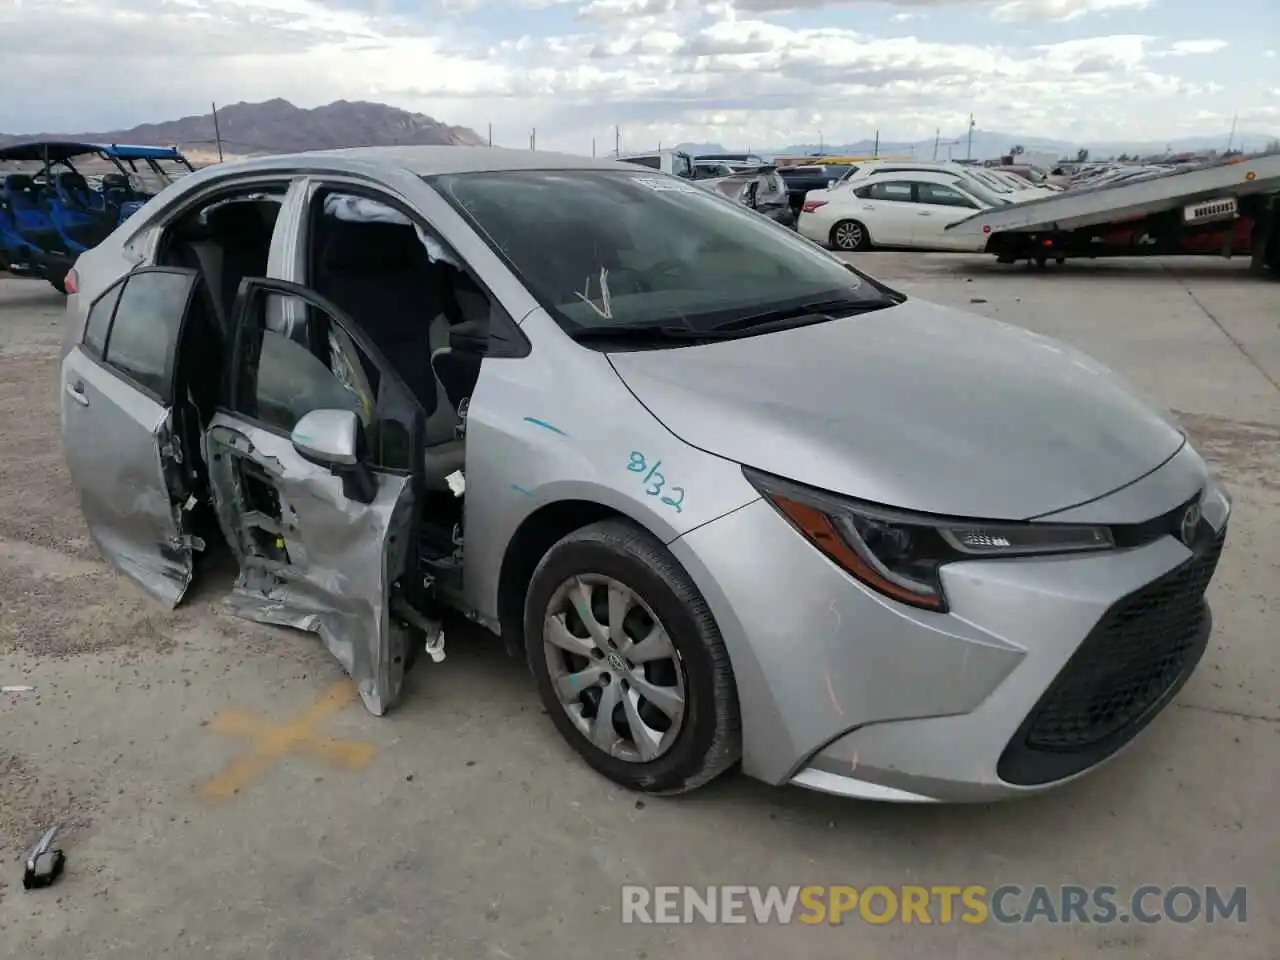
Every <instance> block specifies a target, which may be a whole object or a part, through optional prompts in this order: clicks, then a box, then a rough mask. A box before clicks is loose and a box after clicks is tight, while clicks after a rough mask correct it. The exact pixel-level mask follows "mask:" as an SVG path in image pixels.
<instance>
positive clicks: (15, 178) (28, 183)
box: [4, 173, 36, 193]
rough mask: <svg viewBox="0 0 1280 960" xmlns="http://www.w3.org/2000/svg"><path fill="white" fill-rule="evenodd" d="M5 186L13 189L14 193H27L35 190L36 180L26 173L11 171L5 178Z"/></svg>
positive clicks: (7, 188)
mask: <svg viewBox="0 0 1280 960" xmlns="http://www.w3.org/2000/svg"><path fill="white" fill-rule="evenodd" d="M4 186H5V189H6V190H12V191H13V192H14V193H25V192H27V191H34V190H35V188H36V182H35V181H34V180H32V179H31V177H29V176H28V175H27V174H25V173H11V174H9V175H8V176H7V177H5V178H4Z"/></svg>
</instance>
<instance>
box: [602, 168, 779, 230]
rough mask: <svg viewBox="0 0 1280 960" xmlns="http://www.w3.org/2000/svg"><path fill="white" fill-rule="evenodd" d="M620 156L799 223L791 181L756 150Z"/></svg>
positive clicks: (777, 219)
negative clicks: (789, 183)
mask: <svg viewBox="0 0 1280 960" xmlns="http://www.w3.org/2000/svg"><path fill="white" fill-rule="evenodd" d="M617 159H618V161H619V162H622V163H628V164H634V165H636V166H641V167H648V168H649V169H651V170H658V171H661V172H662V173H665V174H669V175H671V176H673V177H678V178H680V179H682V180H689V181H691V182H692V183H693V184H696V185H697V186H698V187H701V188H702V189H704V190H708V191H711V192H713V193H718V194H720V195H721V196H723V197H727V198H728V199H730V200H734V201H736V202H738V203H740V204H742V205H743V206H745V207H749V208H750V209H752V210H755V211H756V212H757V213H759V214H761V215H763V216H766V217H768V218H769V219H770V220H773V221H776V222H777V223H781V224H782V225H783V226H787V227H793V228H794V227H795V225H796V219H797V216H798V214H799V206H798V204H794V203H793V202H792V200H791V194H790V190H789V188H788V184H787V183H786V181H784V180H783V179H782V177H781V176H779V173H778V170H777V168H776V167H775V166H774V165H773V164H770V163H768V162H767V161H765V160H764V159H763V158H761V157H757V156H756V155H755V154H750V153H742V154H720V155H715V156H710V157H699V158H697V160H695V159H694V158H693V157H691V156H689V154H687V153H685V152H683V151H681V150H654V151H652V152H650V153H631V154H625V155H623V156H619V157H618V158H617Z"/></svg>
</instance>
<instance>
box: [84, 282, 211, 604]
mask: <svg viewBox="0 0 1280 960" xmlns="http://www.w3.org/2000/svg"><path fill="white" fill-rule="evenodd" d="M197 293H199V294H200V296H204V291H203V286H202V282H201V281H200V279H199V277H198V275H197V274H196V272H195V271H194V270H186V269H179V268H172V267H144V268H142V269H140V270H135V271H134V272H133V273H130V274H129V275H128V276H126V277H125V278H123V279H122V280H120V281H118V282H117V283H116V284H115V285H114V286H112V287H110V288H108V290H107V291H106V292H105V293H103V294H102V295H101V296H100V297H99V298H98V299H97V300H96V301H95V302H94V304H93V305H92V306H91V307H90V309H89V315H88V318H87V320H86V322H85V330H84V337H83V340H82V341H81V342H80V343H78V344H76V345H75V346H74V347H73V348H72V349H71V350H70V351H68V352H67V354H66V356H65V357H64V359H63V361H62V368H61V371H60V381H61V387H62V393H61V394H60V397H61V405H62V438H63V448H64V452H65V454H66V461H67V466H68V468H69V470H70V472H71V479H72V482H73V483H74V485H75V487H76V489H77V491H78V493H79V495H80V503H81V507H82V509H83V511H84V517H85V521H86V522H87V523H88V526H89V532H90V534H91V535H92V536H93V539H94V540H95V541H96V542H97V545H98V548H99V549H100V550H101V551H102V554H103V556H104V557H106V559H107V560H108V561H109V562H110V563H111V564H112V565H113V566H115V567H116V568H117V569H119V570H120V571H121V572H122V573H124V574H125V575H127V576H128V577H130V578H131V579H132V580H134V581H135V582H136V583H137V584H138V585H139V586H141V587H142V588H143V589H145V590H146V591H148V592H149V593H151V594H152V595H153V596H155V597H156V598H158V599H160V600H162V601H164V602H165V603H168V604H169V605H170V606H174V605H176V604H177V603H178V601H179V600H181V599H182V595H183V594H184V593H185V592H186V589H187V586H188V585H189V584H190V582H191V566H192V557H191V551H192V548H193V546H197V544H196V542H195V541H193V540H192V539H191V537H189V536H188V534H187V532H186V531H185V530H184V503H185V501H186V499H187V496H188V495H189V491H187V490H186V489H184V483H183V477H184V475H185V469H184V460H185V458H186V457H187V455H188V454H189V453H190V452H191V451H184V450H183V449H182V444H181V441H180V439H179V431H178V429H177V427H176V424H175V396H174V393H175V383H176V380H177V357H178V349H179V345H180V344H181V342H182V339H183V332H184V330H185V329H186V327H187V322H188V318H189V316H190V315H191V314H192V313H193V312H194V311H195V310H197V309H200V308H201V301H200V299H199V297H198V296H197ZM206 306H207V304H206ZM176 399H177V400H178V405H179V406H180V405H181V404H182V403H184V402H185V401H184V400H183V398H176Z"/></svg>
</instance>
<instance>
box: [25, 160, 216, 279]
mask: <svg viewBox="0 0 1280 960" xmlns="http://www.w3.org/2000/svg"><path fill="white" fill-rule="evenodd" d="M73 160H77V161H79V162H80V164H81V166H82V167H83V168H85V169H92V168H93V167H97V168H98V169H101V168H103V167H104V166H106V167H108V168H109V169H110V172H107V173H103V174H101V175H97V176H94V178H93V181H92V182H91V181H90V180H89V179H88V178H87V177H86V176H85V175H84V174H83V173H82V172H81V170H79V169H77V167H76V165H75V164H74V163H73V162H72V161H73ZM193 170H194V168H193V167H192V166H191V164H190V163H189V162H188V161H187V159H186V157H184V156H183V155H182V152H181V151H180V150H178V148H177V147H149V146H133V145H128V144H116V143H112V144H101V143H79V142H72V141H60V140H38V141H31V142H27V143H18V144H13V145H11V146H8V147H3V148H0V270H6V269H7V270H8V271H9V272H10V273H13V274H15V275H17V276H27V277H38V278H40V279H43V280H48V281H49V283H51V284H52V285H53V286H54V288H55V289H57V290H58V291H59V292H61V293H66V287H65V283H64V280H65V277H66V275H67V271H68V270H70V269H71V265H72V264H73V263H74V262H75V260H76V258H77V257H78V256H79V255H80V254H82V253H84V252H85V251H86V250H89V249H91V248H92V247H95V246H97V245H98V244H99V243H101V242H102V241H103V240H104V239H106V237H107V235H108V234H110V233H111V232H112V231H113V230H114V229H115V228H116V227H117V226H119V225H120V223H122V222H123V221H124V220H126V219H128V218H129V217H130V216H132V215H133V214H134V213H136V212H137V211H138V210H139V209H140V208H141V207H142V205H143V204H144V203H146V202H147V201H148V200H150V199H151V197H153V196H154V195H155V194H156V193H158V192H159V190H161V189H163V188H164V187H165V186H167V185H168V184H169V183H171V182H172V181H173V180H174V179H175V178H176V177H177V176H181V175H183V174H185V173H190V172H192V171H193Z"/></svg>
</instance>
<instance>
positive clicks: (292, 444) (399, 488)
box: [205, 279, 423, 715]
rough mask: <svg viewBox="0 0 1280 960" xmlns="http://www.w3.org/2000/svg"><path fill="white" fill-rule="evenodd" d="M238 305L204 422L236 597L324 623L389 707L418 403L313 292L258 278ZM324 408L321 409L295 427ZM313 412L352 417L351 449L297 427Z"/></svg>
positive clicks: (363, 688) (331, 419)
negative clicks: (209, 416) (220, 401)
mask: <svg viewBox="0 0 1280 960" xmlns="http://www.w3.org/2000/svg"><path fill="white" fill-rule="evenodd" d="M234 316H235V321H234V323H235V334H234V347H233V350H232V360H231V364H230V366H231V369H230V370H229V371H228V383H229V396H228V403H227V405H226V407H225V408H224V409H222V410H220V411H219V412H218V414H217V415H216V416H215V417H214V419H213V421H212V423H211V424H210V426H209V429H208V430H207V432H206V434H205V450H206V455H207V457H208V461H209V465H210V485H211V487H212V490H213V495H214V501H215V504H216V506H217V511H218V519H219V523H220V525H221V526H222V530H223V534H224V535H225V536H226V538H227V541H228V543H229V544H230V545H231V549H232V550H233V552H234V553H235V554H236V556H237V559H238V560H239V563H240V577H239V578H238V580H237V581H236V586H235V589H234V593H233V599H232V603H233V604H234V605H235V606H236V607H237V608H238V612H240V613H241V614H242V615H244V616H246V617H249V618H250V619H254V620H258V621H261V622H264V623H273V624H279V625H282V626H291V627H296V628H299V629H302V630H308V631H311V632H314V633H317V634H319V635H320V637H321V638H322V639H323V641H324V643H325V645H326V646H327V647H328V648H329V650H330V651H331V652H332V653H333V655H334V656H335V657H337V658H338V660H339V661H340V662H341V663H342V665H343V667H344V668H345V669H346V671H347V672H348V673H349V674H350V675H351V677H352V679H353V680H355V681H356V683H357V684H358V686H359V689H360V695H361V697H362V698H363V700H364V703H365V706H366V707H367V708H368V709H369V711H370V712H372V713H374V714H377V715H381V714H383V713H385V712H386V711H387V710H389V709H390V708H391V707H392V706H393V705H394V704H395V702H396V701H397V700H398V698H399V696H400V690H401V685H402V681H403V676H404V669H405V658H406V655H407V652H408V648H407V644H408V642H409V638H410V631H409V629H408V628H406V627H404V626H402V625H401V624H400V622H399V621H400V618H399V617H393V616H391V612H390V606H391V594H392V590H393V586H394V585H395V584H396V583H397V581H398V580H399V579H400V577H401V576H402V574H403V573H404V572H405V567H406V564H407V563H408V562H409V560H410V557H411V549H410V548H411V545H412V533H413V529H414V526H415V522H416V516H415V501H416V499H417V491H418V489H419V486H420V483H421V476H422V462H423V459H422V437H423V415H422V412H421V410H420V408H419V407H418V405H417V403H416V401H414V399H413V398H412V395H411V394H409V392H408V390H407V389H406V388H405V387H404V386H403V384H402V383H401V382H400V381H399V379H398V378H397V377H396V375H395V374H394V373H393V372H392V369H391V367H390V366H389V364H388V363H387V362H386V360H385V358H383V357H382V356H381V355H380V354H379V353H378V352H377V350H376V349H375V348H374V347H373V345H372V344H371V343H370V342H369V341H368V340H367V339H366V338H365V337H364V335H363V334H362V333H361V331H360V330H359V329H358V328H357V327H356V326H355V325H354V323H353V322H352V321H351V320H350V319H349V318H348V317H346V316H344V315H343V314H342V313H341V311H339V310H338V309H337V308H336V307H335V306H334V305H333V304H331V303H329V302H328V301H326V300H325V299H324V298H322V297H320V296H319V295H317V294H315V293H313V292H312V291H310V290H308V289H306V288H304V287H301V286H299V285H297V284H292V283H287V282H285V281H280V280H263V279H255V280H249V281H246V282H245V283H244V284H243V285H242V286H241V288H240V295H239V297H238V299H237V302H236V308H235V312H234ZM314 411H325V414H324V415H323V416H321V417H319V418H318V419H317V418H316V417H312V418H310V419H309V420H308V421H307V424H303V425H302V426H299V425H300V423H301V421H303V419H304V418H305V417H307V415H308V414H311V413H313V412H314ZM317 423H319V424H320V426H321V427H325V426H326V425H333V424H343V425H346V424H351V423H354V426H353V427H352V429H351V435H350V437H349V438H348V439H349V441H350V443H351V448H350V451H349V452H350V453H351V454H352V455H351V456H350V457H345V458H344V457H343V456H342V455H340V454H337V453H334V452H332V451H330V452H329V453H328V454H322V453H317V449H316V448H317V447H318V446H323V444H322V443H321V442H320V440H319V439H318V438H317V437H314V436H311V435H307V436H302V435H301V434H300V433H299V431H302V433H306V432H307V431H308V430H309V429H312V428H311V427H309V426H308V424H310V425H313V426H314V425H315V424H317ZM326 457H327V459H326ZM352 461H354V462H352Z"/></svg>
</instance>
